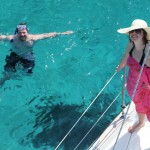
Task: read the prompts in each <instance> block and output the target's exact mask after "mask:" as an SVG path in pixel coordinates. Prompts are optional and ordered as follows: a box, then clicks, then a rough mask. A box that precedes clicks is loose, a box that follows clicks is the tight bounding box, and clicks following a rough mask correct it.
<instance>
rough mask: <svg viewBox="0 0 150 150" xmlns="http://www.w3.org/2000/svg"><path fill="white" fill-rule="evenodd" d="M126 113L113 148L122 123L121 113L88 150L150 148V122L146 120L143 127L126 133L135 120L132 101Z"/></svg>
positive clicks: (140, 149) (137, 149) (148, 149)
mask: <svg viewBox="0 0 150 150" xmlns="http://www.w3.org/2000/svg"><path fill="white" fill-rule="evenodd" d="M128 114H129V116H128V117H127V120H126V121H125V123H124V125H123V128H122V130H121V134H120V136H119V139H118V142H117V144H116V146H115V148H114V145H115V142H116V139H117V136H118V133H119V130H120V127H121V125H122V119H120V117H121V114H120V115H119V116H118V117H117V118H116V119H115V120H114V121H113V122H112V123H111V124H110V126H109V127H108V128H107V129H106V130H105V131H104V132H103V134H102V135H101V136H100V137H99V138H98V139H97V140H96V141H95V142H94V143H93V144H92V146H91V147H90V148H89V150H150V123H149V122H148V121H147V120H146V122H145V126H144V127H143V128H141V129H140V130H139V131H135V132H134V133H132V134H130V133H128V127H129V126H131V125H132V124H134V122H136V120H137V117H136V111H135V109H134V104H133V103H131V106H130V109H129V113H128ZM113 148H114V149H113Z"/></svg>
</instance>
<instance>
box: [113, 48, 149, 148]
mask: <svg viewBox="0 0 150 150" xmlns="http://www.w3.org/2000/svg"><path fill="white" fill-rule="evenodd" d="M149 51H150V46H149V49H148V52H147V53H146V57H145V59H144V62H143V64H142V67H141V69H140V73H139V75H138V79H137V82H136V85H135V87H134V91H133V94H132V97H131V102H132V101H133V98H134V96H135V93H136V89H137V87H138V84H139V81H140V78H141V75H142V71H143V68H144V65H145V62H146V60H147V57H148V54H149ZM131 102H130V103H129V105H128V108H127V111H126V113H125V117H124V119H123V122H122V125H121V128H120V130H119V133H118V136H117V139H116V141H115V144H114V147H113V150H115V147H116V144H117V142H118V139H119V136H120V133H121V130H122V128H123V125H124V123H125V119H126V117H127V114H128V111H129V108H130V105H131Z"/></svg>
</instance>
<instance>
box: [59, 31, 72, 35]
mask: <svg viewBox="0 0 150 150" xmlns="http://www.w3.org/2000/svg"><path fill="white" fill-rule="evenodd" d="M72 33H73V31H66V32H62V33H58V34H64V35H69V34H72Z"/></svg>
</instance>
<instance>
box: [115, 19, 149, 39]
mask: <svg viewBox="0 0 150 150" xmlns="http://www.w3.org/2000/svg"><path fill="white" fill-rule="evenodd" d="M135 29H144V30H145V31H146V32H147V40H149V41H150V27H148V25H147V23H146V22H145V21H144V20H141V19H136V20H134V21H133V22H132V24H131V27H128V28H122V29H119V30H117V31H118V32H119V33H125V34H128V33H129V32H130V31H132V30H135Z"/></svg>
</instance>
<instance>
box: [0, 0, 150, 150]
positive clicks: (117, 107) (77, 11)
mask: <svg viewBox="0 0 150 150" xmlns="http://www.w3.org/2000/svg"><path fill="white" fill-rule="evenodd" d="M0 12H1V14H0V33H1V34H4V35H6V34H7V35H9V34H13V33H14V31H15V28H16V25H17V24H19V23H20V22H26V23H27V25H28V28H29V33H31V34H40V33H48V32H64V31H67V30H72V31H74V33H73V34H72V35H59V36H57V37H54V38H49V39H44V40H40V41H38V42H36V44H35V45H34V53H35V56H36V66H35V68H34V71H33V74H32V75H31V76H27V75H25V74H22V73H18V74H17V73H16V75H15V76H14V77H13V78H12V79H10V80H7V81H6V82H5V84H4V85H3V86H2V87H1V88H0V150H53V149H55V148H56V147H57V146H58V144H59V143H60V142H61V140H62V139H63V138H64V136H65V135H66V134H67V133H68V131H69V130H70V129H71V128H72V126H73V125H74V124H75V122H76V121H77V120H78V118H79V117H80V116H81V115H82V114H83V113H84V111H85V110H86V109H87V108H88V106H89V105H90V104H91V102H92V101H93V100H94V99H95V97H96V96H97V94H98V93H99V92H100V91H101V89H102V88H103V87H104V86H105V85H106V83H107V81H108V80H109V79H110V78H111V77H112V75H113V74H114V72H115V68H116V66H117V65H118V64H119V62H120V60H121V57H122V55H123V53H124V50H125V47H126V44H127V42H128V37H127V36H126V35H121V34H119V33H117V29H119V28H123V27H128V26H130V24H131V22H132V21H133V20H134V19H137V18H140V19H144V20H146V21H147V22H148V24H150V3H149V0H144V1H142V0H122V1H120V0H108V1H106V0H42V1H41V0H28V1H26V0H13V1H10V0H1V4H0ZM10 48H11V47H10V43H9V42H6V41H0V56H1V57H0V64H1V65H0V72H1V74H0V77H2V76H3V71H4V69H3V66H4V65H5V57H6V55H8V54H9V53H10V51H9V50H10ZM122 74H123V71H120V72H119V73H117V74H116V75H115V76H114V77H113V79H112V80H111V82H110V83H109V84H108V86H106V88H104V90H103V91H102V92H101V94H100V95H99V96H98V97H97V98H96V99H95V102H94V103H93V104H92V105H91V107H90V108H89V109H88V111H87V112H86V113H85V114H84V116H83V117H82V118H81V119H80V121H79V122H78V123H77V124H76V125H75V127H74V128H73V130H72V131H71V132H70V133H69V134H68V136H67V137H66V138H65V139H64V140H63V141H62V143H61V144H60V146H59V148H58V149H60V150H73V149H74V148H75V147H76V146H77V144H78V143H79V142H80V141H81V139H82V138H83V137H84V136H85V134H86V133H87V132H88V131H89V130H90V128H91V127H92V126H93V124H94V123H95V122H96V121H97V119H98V118H99V117H100V116H101V115H102V113H103V112H104V111H105V110H106V108H107V107H108V106H109V105H110V103H111V102H112V101H113V100H114V99H115V97H116V96H117V94H118V93H119V92H120V91H121V88H122ZM125 97H126V103H128V101H129V97H128V95H127V94H126V95H125ZM120 111H121V96H120V97H119V98H118V99H117V100H116V102H115V103H114V104H113V105H112V107H111V108H110V109H109V110H108V112H107V113H106V114H105V115H104V116H103V117H102V118H101V120H100V121H99V122H98V123H97V124H96V126H95V127H94V128H93V130H91V132H90V133H89V134H88V135H87V137H86V138H85V139H84V140H83V141H82V143H81V144H80V145H79V146H78V148H77V149H79V150H86V149H87V148H88V147H89V146H90V145H91V144H92V143H93V141H94V140H95V139H96V138H97V137H98V136H99V135H100V134H101V133H102V132H103V131H104V130H105V128H106V127H107V126H108V125H109V123H110V122H111V121H112V120H113V119H114V117H115V116H116V115H117V114H118V113H119V112H120Z"/></svg>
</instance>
